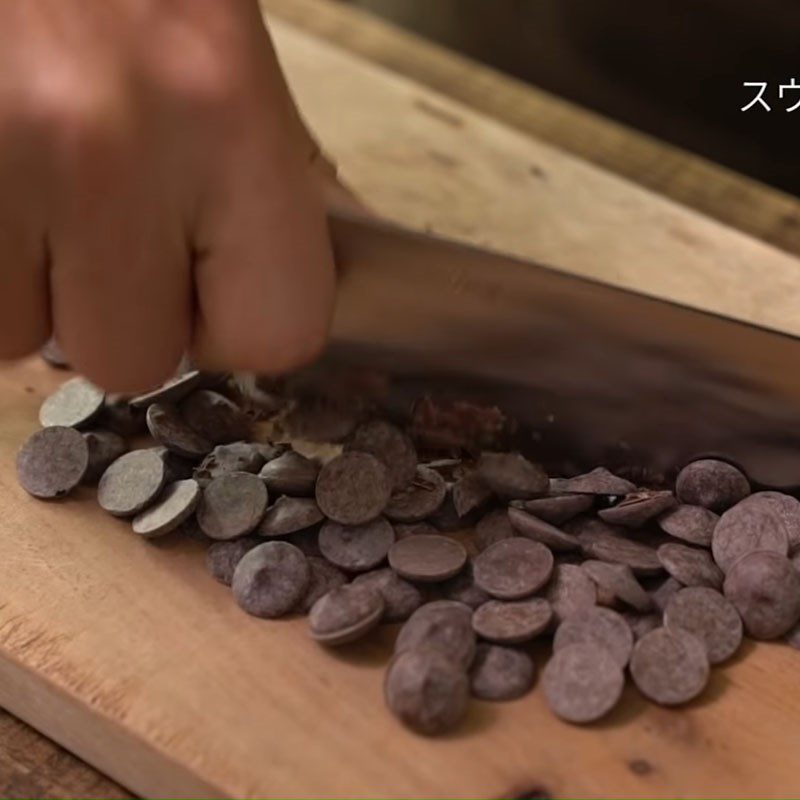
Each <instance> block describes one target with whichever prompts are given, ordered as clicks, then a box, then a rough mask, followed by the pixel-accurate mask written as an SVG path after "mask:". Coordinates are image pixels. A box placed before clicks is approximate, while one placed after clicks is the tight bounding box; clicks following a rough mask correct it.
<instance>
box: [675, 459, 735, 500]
mask: <svg viewBox="0 0 800 800" xmlns="http://www.w3.org/2000/svg"><path fill="white" fill-rule="evenodd" d="M675 492H676V494H677V495H678V499H679V500H680V501H681V503H688V504H689V505H693V506H702V507H703V508H707V509H709V510H710V511H716V512H722V511H725V510H726V509H728V508H730V507H731V506H735V505H736V504H737V503H738V502H739V501H740V500H743V499H744V498H745V497H747V495H749V494H750V483H749V482H748V480H747V478H746V477H745V476H744V475H743V474H742V472H741V471H740V470H738V469H736V467H734V466H733V465H732V464H728V463H727V462H725V461H717V460H716V459H712V458H703V459H700V460H699V461H693V462H692V463H691V464H688V465H687V466H685V467H684V468H683V469H682V470H681V471H680V473H679V475H678V478H677V480H676V481H675Z"/></svg>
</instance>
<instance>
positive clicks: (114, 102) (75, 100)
mask: <svg viewBox="0 0 800 800" xmlns="http://www.w3.org/2000/svg"><path fill="white" fill-rule="evenodd" d="M125 97H126V95H125V93H124V92H120V90H119V87H115V86H114V85H113V83H112V82H111V81H106V80H104V79H97V78H86V79H84V78H83V76H77V75H71V76H69V75H62V76H60V77H59V78H58V79H55V80H50V81H48V80H38V81H36V82H35V85H34V87H33V90H32V91H31V92H29V95H28V101H27V106H26V111H27V116H28V121H29V123H31V124H32V126H33V128H34V129H35V130H37V131H39V132H40V133H41V134H42V135H43V136H44V137H45V138H46V140H47V141H48V142H49V144H50V146H51V147H52V148H53V149H54V152H55V155H56V156H57V157H58V156H63V157H75V156H80V155H82V154H85V155H86V156H94V157H96V156H97V155H98V153H100V152H102V149H101V148H102V146H103V143H104V142H107V141H108V140H109V139H110V138H111V136H112V131H113V130H114V128H115V126H119V125H120V123H121V119H120V116H121V115H120V112H121V109H122V108H123V107H124V103H125Z"/></svg>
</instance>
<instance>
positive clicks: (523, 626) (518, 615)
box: [472, 597, 553, 644]
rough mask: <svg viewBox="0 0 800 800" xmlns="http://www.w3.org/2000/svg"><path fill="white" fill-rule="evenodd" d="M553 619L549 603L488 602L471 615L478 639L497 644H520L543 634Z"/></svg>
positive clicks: (542, 601) (540, 599) (537, 599)
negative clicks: (479, 637)
mask: <svg viewBox="0 0 800 800" xmlns="http://www.w3.org/2000/svg"><path fill="white" fill-rule="evenodd" d="M552 619H553V609H552V608H551V606H550V603H548V602H547V600H543V599H542V598H541V597H534V598H531V599H529V600H514V601H510V602H507V601H502V600H489V602H488V603H484V604H483V605H482V606H480V607H479V608H477V609H476V610H475V612H474V613H473V615H472V629H473V630H474V631H475V633H477V634H478V636H481V637H483V638H484V639H486V640H487V641H490V642H495V643H496V644H521V643H522V642H529V641H530V640H531V639H535V638H536V637H537V636H538V635H539V634H540V633H544V631H546V630H547V628H548V627H549V626H550V622H551V620H552Z"/></svg>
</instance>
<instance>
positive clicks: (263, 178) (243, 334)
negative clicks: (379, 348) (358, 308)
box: [194, 43, 334, 374]
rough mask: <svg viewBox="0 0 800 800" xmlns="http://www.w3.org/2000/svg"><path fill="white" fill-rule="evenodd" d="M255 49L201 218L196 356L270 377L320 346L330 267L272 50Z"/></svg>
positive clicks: (308, 170) (311, 181) (313, 190)
mask: <svg viewBox="0 0 800 800" xmlns="http://www.w3.org/2000/svg"><path fill="white" fill-rule="evenodd" d="M267 44H268V43H267ZM258 52H259V53H260V54H261V58H262V62H260V63H259V65H258V68H257V69H254V70H253V74H255V75H257V76H258V82H257V84H256V86H254V87H253V93H252V96H251V97H250V98H249V99H248V102H247V103H246V104H244V105H243V106H242V107H241V108H240V109H239V113H240V114H242V117H241V122H240V124H239V125H236V126H233V125H231V126H229V128H228V133H227V141H226V146H225V147H224V148H223V152H222V154H221V158H220V159H219V161H218V163H217V165H216V167H217V169H216V170H215V171H214V173H213V174H212V176H211V177H210V181H209V184H210V186H209V189H210V191H209V193H208V194H207V195H206V198H205V202H204V204H203V206H202V209H201V214H200V216H199V219H198V226H197V230H196V245H197V248H198V252H197V258H196V264H195V281H196V288H197V317H196V324H195V331H194V351H195V355H196V358H197V360H198V362H199V363H202V364H204V365H207V366H210V367H224V368H226V369H237V370H254V371H259V372H264V373H268V374H269V373H273V374H274V373H281V372H285V371H288V370H290V369H293V368H295V367H297V366H300V365H302V364H304V363H306V362H308V361H310V360H312V359H313V358H314V357H315V356H317V355H318V353H319V351H320V350H321V348H322V347H323V346H324V343H325V338H326V335H327V330H328V326H329V324H330V318H331V314H332V308H333V297H334V268H333V259H332V254H331V248H330V243H329V240H328V232H327V225H326V221H325V213H324V200H323V197H322V192H321V189H320V185H319V183H318V181H317V180H316V179H315V177H314V175H313V170H312V167H311V165H310V163H309V155H310V154H309V152H308V148H307V140H306V139H305V137H303V136H299V135H297V130H298V128H297V119H298V118H297V116H296V111H295V109H294V107H293V104H292V103H291V99H290V98H289V95H288V92H287V91H286V87H285V85H284V83H283V79H282V76H281V74H280V70H279V67H278V64H277V61H276V59H275V56H274V53H273V52H272V50H271V47H269V46H263V47H261V48H260V49H259V51H258Z"/></svg>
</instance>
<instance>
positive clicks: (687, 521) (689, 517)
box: [658, 505, 719, 547]
mask: <svg viewBox="0 0 800 800" xmlns="http://www.w3.org/2000/svg"><path fill="white" fill-rule="evenodd" d="M717 522H719V516H717V514H715V513H714V512H713V511H709V510H708V509H707V508H703V507H702V506H687V505H683V506H678V507H677V508H673V509H671V510H670V511H667V512H666V513H665V514H662V515H661V516H660V517H659V518H658V524H659V526H660V527H661V530H662V531H664V533H668V534H669V535H670V536H674V537H675V538H676V539H683V540H684V541H685V542H689V544H699V545H701V546H702V547H711V537H712V535H713V533H714V528H715V527H716V525H717Z"/></svg>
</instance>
